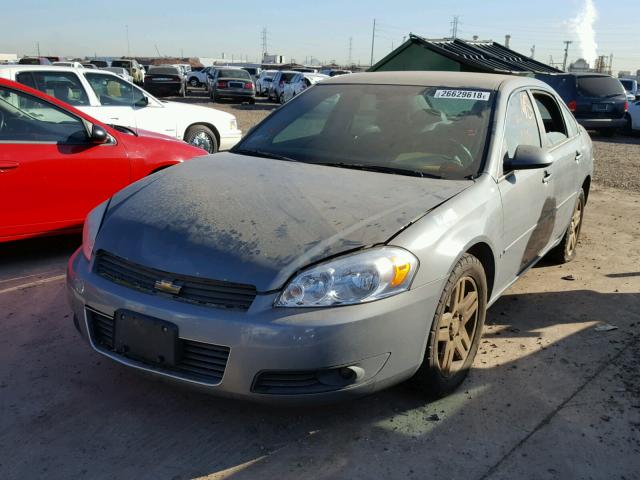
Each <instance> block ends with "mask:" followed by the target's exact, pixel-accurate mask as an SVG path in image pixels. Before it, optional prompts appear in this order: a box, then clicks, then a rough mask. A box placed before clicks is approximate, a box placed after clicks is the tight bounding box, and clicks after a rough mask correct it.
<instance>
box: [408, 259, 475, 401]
mask: <svg viewBox="0 0 640 480" xmlns="http://www.w3.org/2000/svg"><path fill="white" fill-rule="evenodd" d="M459 292H462V297H458V301H456V297H457V294H458V293H459ZM474 292H475V299H474ZM460 298H462V300H463V301H462V302H461V301H460ZM465 303H470V306H469V307H468V308H467V309H466V312H467V313H465V312H464V311H463V310H462V305H464V304H465ZM452 309H453V312H452ZM486 310H487V279H486V275H485V272H484V268H483V267H482V264H481V263H480V260H478V259H477V258H476V257H474V256H473V255H470V254H468V253H465V254H464V255H463V256H462V258H460V260H458V263H456V265H455V267H454V268H453V271H452V272H451V275H450V276H449V279H448V280H447V283H446V284H445V287H444V289H443V291H442V295H441V296H440V300H439V302H438V306H437V307H436V313H435V315H434V318H433V323H432V325H431V330H430V331H429V338H428V340H427V348H426V350H425V354H424V359H423V360H422V364H421V365H420V368H419V369H418V371H417V372H416V374H415V375H414V376H413V378H412V383H413V384H414V385H415V386H416V387H417V388H418V389H419V390H421V391H422V392H423V393H424V394H426V395H427V396H428V397H431V398H441V397H444V396H445V395H448V394H449V393H451V392H453V391H454V390H455V389H456V388H457V387H458V385H460V384H461V383H462V381H463V380H464V379H465V377H466V376H467V373H468V372H469V369H470V368H471V365H472V364H473V360H474V358H475V356H476V353H477V351H478V345H479V344H480V338H481V337H482V328H483V326H484V320H485V316H486ZM467 316H468V318H466V320H464V317H467ZM463 321H464V322H465V323H462V322H463ZM465 344H466V346H465ZM461 352H464V354H462V353H461Z"/></svg>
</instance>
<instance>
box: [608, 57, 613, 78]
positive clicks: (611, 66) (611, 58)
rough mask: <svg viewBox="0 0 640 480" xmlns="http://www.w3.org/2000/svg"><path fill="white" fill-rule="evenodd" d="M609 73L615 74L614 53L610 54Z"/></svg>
mask: <svg viewBox="0 0 640 480" xmlns="http://www.w3.org/2000/svg"><path fill="white" fill-rule="evenodd" d="M607 73H608V74H609V75H613V53H610V54H609V71H608V72H607Z"/></svg>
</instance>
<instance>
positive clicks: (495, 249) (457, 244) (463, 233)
mask: <svg viewBox="0 0 640 480" xmlns="http://www.w3.org/2000/svg"><path fill="white" fill-rule="evenodd" d="M502 222H503V219H502V204H501V203H500V194H499V192H498V188H497V186H496V184H495V181H494V180H493V179H492V178H491V177H490V176H489V175H482V176H481V177H479V178H478V179H477V180H476V183H475V184H474V185H473V186H471V187H469V188H468V189H466V190H464V191H463V192H461V193H460V194H459V195H456V196H455V197H453V198H451V199H449V200H448V201H446V202H444V203H443V204H441V205H440V206H438V207H437V208H435V209H434V210H433V211H431V212H429V213H428V214H427V215H425V216H424V217H422V218H421V219H420V220H418V221H417V222H416V223H414V224H413V225H411V226H410V227H409V228H407V229H406V230H404V231H402V232H401V233H400V234H399V235H398V236H396V237H395V238H393V239H392V240H391V241H390V242H389V244H390V245H396V246H399V247H403V248H406V249H407V250H409V251H411V252H412V253H413V254H414V255H416V256H417V257H418V259H419V260H420V269H419V270H418V272H417V274H416V277H415V278H414V281H413V286H412V288H418V287H420V286H423V285H425V284H428V283H431V282H435V281H439V280H442V279H444V278H448V276H449V274H450V273H451V271H452V270H453V268H454V266H455V265H456V263H457V262H458V260H459V259H460V257H462V255H463V254H464V253H465V252H467V251H468V250H469V249H470V248H472V247H473V246H474V245H476V244H478V243H485V244H486V245H487V246H488V247H489V248H490V249H491V251H492V253H493V258H494V259H498V258H499V245H500V238H501V234H502ZM496 263H497V262H496ZM495 269H496V271H497V270H498V265H497V264H496V265H495Z"/></svg>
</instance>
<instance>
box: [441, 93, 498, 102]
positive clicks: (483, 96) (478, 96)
mask: <svg viewBox="0 0 640 480" xmlns="http://www.w3.org/2000/svg"><path fill="white" fill-rule="evenodd" d="M490 96H491V93H490V92H479V91H477V90H436V94H435V95H434V98H456V99H460V100H482V101H484V102H486V101H488V100H489V97H490Z"/></svg>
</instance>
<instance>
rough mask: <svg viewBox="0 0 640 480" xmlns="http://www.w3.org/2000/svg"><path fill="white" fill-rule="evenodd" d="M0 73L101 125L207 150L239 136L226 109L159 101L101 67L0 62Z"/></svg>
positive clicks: (232, 142) (231, 142)
mask: <svg viewBox="0 0 640 480" xmlns="http://www.w3.org/2000/svg"><path fill="white" fill-rule="evenodd" d="M151 72H152V73H153V67H152V68H151ZM0 77H1V78H6V79H8V80H14V81H17V82H19V83H22V84H24V85H27V86H29V87H32V88H35V89H37V90H40V91H42V92H44V93H46V94H48V95H51V96H52V97H55V98H57V99H58V100H61V101H63V102H65V103H67V104H70V105H72V106H74V107H75V108H77V109H79V110H81V111H83V112H85V113H87V114H89V115H91V116H92V117H95V118H97V119H99V120H100V121H102V122H104V123H106V124H114V125H121V126H124V127H129V128H132V129H143V130H149V131H152V132H157V133H160V134H163V135H168V136H171V137H173V138H176V139H178V140H184V141H185V142H188V143H191V144H193V145H195V146H197V147H200V148H203V149H204V150H206V151H208V152H211V153H212V152H216V151H218V150H219V149H222V150H226V149H229V148H231V147H232V146H233V145H235V144H236V143H237V142H238V141H239V140H240V138H241V135H242V132H241V131H240V130H238V127H237V122H236V118H235V117H234V116H233V115H231V114H229V113H226V112H222V111H220V110H216V109H213V108H208V107H202V106H197V105H187V104H184V103H176V102H166V101H161V100H158V99H157V98H155V97H154V96H153V95H152V94H151V93H149V92H148V91H146V90H143V89H142V88H140V87H138V86H137V85H135V84H133V83H132V82H128V81H126V80H124V79H122V78H120V77H118V76H117V75H115V74H113V73H111V72H107V71H104V70H89V69H77V68H70V67H55V66H45V65H42V66H40V65H8V66H0ZM152 78H153V76H152Z"/></svg>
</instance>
